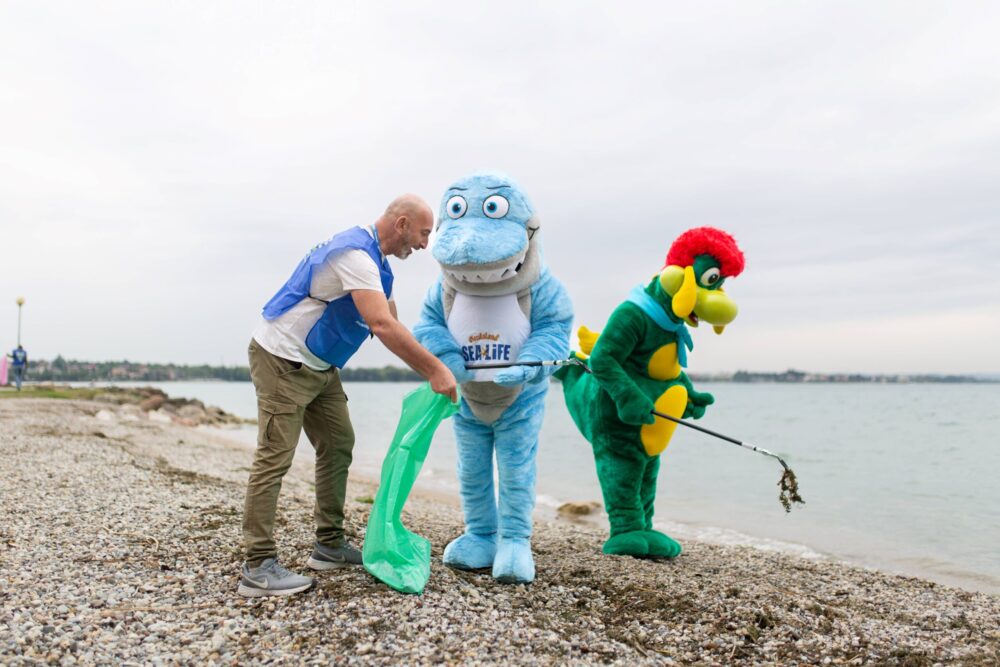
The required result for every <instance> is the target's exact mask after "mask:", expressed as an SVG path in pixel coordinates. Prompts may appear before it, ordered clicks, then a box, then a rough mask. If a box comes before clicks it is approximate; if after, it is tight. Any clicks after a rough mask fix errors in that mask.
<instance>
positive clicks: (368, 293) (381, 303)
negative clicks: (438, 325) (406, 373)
mask: <svg viewBox="0 0 1000 667" xmlns="http://www.w3.org/2000/svg"><path fill="white" fill-rule="evenodd" d="M351 298H352V299H354V305H355V306H357V308H358V312H360V313H361V317H363V318H365V323H366V324H367V325H368V328H369V329H371V331H372V333H373V334H375V335H376V336H378V339H379V340H380V341H382V344H383V345H385V346H386V347H387V348H389V351H390V352H392V353H393V354H395V355H396V356H397V357H399V358H400V359H402V360H403V361H405V362H406V363H407V364H408V365H409V366H410V368H412V369H413V370H415V371H416V372H418V373H420V375H422V376H423V377H425V378H427V380H428V382H430V383H431V389H433V390H434V391H435V392H437V393H439V394H443V395H445V396H447V397H449V398H450V399H451V401H452V403H454V402H455V401H457V400H458V395H457V394H456V391H455V376H454V375H452V374H451V371H450V370H448V367H447V366H445V365H444V364H443V363H441V362H440V361H439V360H438V358H437V357H435V356H434V355H433V354H431V353H430V352H428V351H427V350H426V349H425V348H424V347H422V346H421V345H420V343H418V342H417V339H416V338H414V337H413V334H411V333H410V332H409V330H407V328H406V327H404V326H403V325H402V324H400V323H399V320H397V319H396V318H395V317H394V316H393V312H392V310H391V309H390V306H389V301H388V300H386V298H385V294H384V293H382V292H377V291H375V290H354V291H352V292H351Z"/></svg>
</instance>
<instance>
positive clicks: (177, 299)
mask: <svg viewBox="0 0 1000 667" xmlns="http://www.w3.org/2000/svg"><path fill="white" fill-rule="evenodd" d="M998 34H1000V5H998V4H996V3H989V2H981V3H965V2H949V3H941V2H897V3H870V2H857V3H843V2H809V3H789V2H747V1H745V0H743V1H739V2H730V3H725V2H717V3H676V2H657V3H652V2H651V3H642V4H639V3H635V4H630V3H621V2H619V3H586V2H580V1H579V0H574V1H571V2H547V3H534V2H527V3H517V2H508V3H504V4H503V5H502V8H501V5H497V4H496V3H468V2H462V3H457V2H456V3H442V2H407V3H397V4H396V5H395V6H392V7H389V6H383V5H381V4H379V5H378V6H376V4H375V3H367V2H354V3H334V2H280V3H278V2H274V3H246V2H234V3H204V2H178V1H171V2H160V3H155V2H142V3H133V2H123V3H120V4H119V3H79V2H67V3H52V2H38V1H33V2H19V3H14V2H5V3H3V4H0V227H2V236H0V239H2V242H3V244H4V249H3V255H2V257H3V261H2V263H0V342H2V346H3V347H6V348H7V349H9V348H10V347H13V344H14V342H15V340H14V339H15V335H16V320H17V306H16V305H15V298H16V297H17V296H20V295H23V296H25V297H26V298H27V304H26V305H25V308H24V326H23V334H22V338H23V342H24V345H25V347H26V348H27V349H28V351H29V352H30V353H31V354H32V355H33V356H35V357H38V358H52V357H54V356H55V355H56V354H57V353H61V354H62V355H64V356H66V357H69V358H77V359H90V360H104V359H120V358H128V359H129V360H133V361H158V362H166V361H174V362H184V363H201V362H207V363H213V364H218V363H226V364H244V363H246V345H247V342H248V341H249V337H250V333H251V331H252V330H253V328H254V326H255V324H256V322H257V320H258V318H259V312H260V307H261V306H262V305H263V303H264V302H265V301H266V300H267V299H268V298H269V297H270V296H271V295H272V294H273V293H274V292H275V291H276V290H277V288H278V287H279V286H280V285H281V283H282V282H283V281H284V280H285V279H286V278H287V276H288V275H289V274H290V273H291V271H292V269H293V268H294V266H295V264H296V263H297V262H298V260H299V259H300V258H301V256H302V255H303V254H304V253H305V251H306V250H308V249H309V248H310V247H311V246H313V245H315V244H316V243H317V242H319V241H321V240H323V239H325V238H327V237H328V236H330V235H331V234H333V233H335V232H336V231H339V230H341V229H344V228H346V227H348V226H351V225H355V224H366V223H370V222H372V221H373V220H374V219H375V218H376V217H377V216H378V215H379V213H380V212H381V210H382V209H383V208H384V206H385V204H386V203H387V202H388V201H389V200H390V199H391V198H392V197H394V196H395V195H397V194H400V193H401V192H405V191H413V192H416V193H418V194H420V195H422V196H424V197H425V198H426V199H428V200H429V201H430V202H431V204H432V206H433V207H434V209H435V210H437V208H438V204H439V200H440V197H441V195H442V193H443V192H444V189H445V187H447V185H448V184H449V183H450V182H451V181H453V180H455V179H456V178H458V177H461V176H463V175H466V174H467V173H469V172H471V171H473V170H476V169H481V168H493V169H499V170H502V171H505V172H507V173H508V174H510V175H511V176H512V177H514V178H515V179H516V180H518V181H519V182H520V183H521V185H522V186H523V187H524V188H525V190H526V191H527V192H528V194H529V196H530V197H531V198H532V200H533V201H534V203H535V206H536V208H537V210H538V213H539V215H540V217H541V222H542V236H541V238H542V241H543V248H544V253H545V259H546V261H547V263H548V265H549V266H550V267H551V269H552V270H553V272H554V273H555V275H556V276H557V277H558V278H560V279H561V280H562V281H563V282H564V283H565V284H566V286H567V288H568V289H569V292H570V294H571V295H572V297H573V299H574V302H575V308H576V313H577V324H578V325H579V324H587V325H588V326H590V327H591V328H595V329H597V328H600V327H601V326H603V324H604V322H605V320H606V318H607V316H608V314H609V313H610V312H611V310H612V309H613V308H614V307H615V306H616V305H617V304H618V303H619V302H620V301H621V300H622V299H623V298H624V296H625V295H626V294H627V292H628V291H629V289H630V288H631V287H632V285H634V284H636V283H638V282H640V281H643V280H646V279H648V278H649V277H650V276H651V275H652V274H653V273H654V272H655V271H657V270H658V269H659V268H660V266H661V265H662V263H663V258H664V256H665V254H666V251H667V249H668V247H669V245H670V242H671V241H672V240H673V239H674V238H675V237H676V236H677V235H678V234H679V233H680V232H682V231H684V230H685V229H687V228H689V227H693V226H699V225H714V226H718V227H722V228H723V229H726V230H728V231H730V232H731V233H732V234H734V235H735V236H736V237H737V239H738V240H739V241H740V243H741V245H742V246H743V249H744V252H745V254H746V256H747V269H746V272H745V273H744V274H743V275H742V276H741V277H739V278H737V279H735V280H733V281H731V282H730V283H728V285H727V289H728V291H729V293H730V294H731V295H732V296H733V298H734V299H735V300H736V301H737V302H738V304H739V305H740V316H739V318H738V319H737V320H736V322H734V323H733V324H732V325H731V326H730V327H729V328H728V329H727V331H726V333H725V334H724V335H722V336H716V335H715V334H714V333H713V332H712V331H711V330H710V329H708V328H707V327H703V328H701V329H699V330H697V331H695V333H694V338H695V352H694V354H693V356H692V369H693V370H695V371H727V370H736V369H740V368H744V369H753V370H783V369H786V368H790V367H793V368H800V369H806V370H815V371H861V372H944V373H947V372H961V373H966V372H997V371H1000V343H998V341H1000V271H998V268H1000V266H998V265H1000V187H998V184H1000V40H998V39H997V35H998ZM393 266H394V270H395V272H396V276H397V283H396V284H397V289H396V294H397V300H398V303H399V311H400V319H402V320H403V322H404V323H406V324H407V325H410V326H412V324H413V323H414V322H415V321H416V318H417V315H418V313H419V308H420V304H421V302H422V300H423V297H424V294H425V292H426V289H427V287H428V285H429V284H430V283H431V281H432V280H433V279H434V277H435V276H436V275H437V273H438V267H437V265H436V263H435V262H434V260H433V258H432V257H431V256H430V253H429V252H422V253H417V254H415V255H414V256H412V257H411V258H410V259H408V260H407V261H405V262H401V261H396V262H395V263H394V265H393ZM352 363H353V364H354V365H382V364H386V363H399V362H396V361H395V359H394V358H393V357H392V356H391V355H390V354H389V353H388V352H387V351H386V350H385V349H384V348H383V347H382V346H381V345H380V344H379V343H377V342H376V343H370V344H369V345H367V346H366V348H365V349H363V350H362V352H361V353H359V354H358V356H357V357H356V358H355V361H354V362H352Z"/></svg>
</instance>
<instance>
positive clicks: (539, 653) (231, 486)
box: [0, 398, 1000, 666]
mask: <svg viewBox="0 0 1000 667" xmlns="http://www.w3.org/2000/svg"><path fill="white" fill-rule="evenodd" d="M0 425H2V428H0V449H2V453H3V456H0V480H2V482H0V507H2V514H3V520H2V522H0V664H4V665H35V664H55V665H76V664H84V665H90V664H108V665H173V664H215V665H229V664H240V665H247V664H264V663H266V664H282V665H284V664H288V665H300V664H302V665H313V664H317V665H318V664H328V663H333V664H344V665H348V664H358V665H360V664H385V665H390V664H393V665H394V664H442V663H443V664H528V665H534V664H539V665H550V664H573V665H581V664H617V665H637V664H656V665H659V664H698V665H733V664H736V665H776V664H777V665H799V664H807V665H825V664H835V665H906V666H922V665H936V664H962V665H1000V597H997V596H992V595H988V594H985V593H972V592H967V591H963V590H959V589H954V588H949V587H946V586H941V585H938V584H934V583H932V582H929V581H924V580H921V579H916V578H909V577H900V576H895V575H890V574H885V573H881V572H877V571H873V570H868V569H862V568H858V567H853V566H850V565H845V564H841V563H835V562H829V561H817V560H805V559H801V558H798V557H796V556H793V555H789V554H781V553H775V552H768V551H762V550H756V549H753V548H750V547H743V546H719V545H712V544H705V543H698V542H692V541H687V542H685V543H684V547H685V550H684V553H683V554H682V556H681V557H680V558H678V559H676V560H674V561H670V562H652V561H642V560H637V559H632V558H616V557H608V556H604V555H602V554H601V551H600V549H601V544H602V543H603V541H604V539H605V535H604V531H603V530H601V528H600V527H597V526H594V525H591V524H587V523H577V522H573V521H569V520H560V519H556V520H545V521H538V522H536V526H535V537H534V539H533V545H534V551H535V555H536V566H537V579H536V581H535V582H534V583H533V584H531V585H527V586H524V585H519V586H507V585H502V584H498V583H496V582H495V581H494V580H493V579H492V578H491V577H490V576H489V573H488V572H485V571H484V572H461V571H455V570H451V569H449V568H446V567H444V566H443V565H442V564H441V552H442V550H443V548H444V545H445V544H447V542H448V541H449V540H451V539H453V538H454V537H456V536H457V535H458V534H459V533H460V532H461V526H462V521H461V512H460V510H459V507H458V502H457V499H454V498H441V497H435V496H430V495H419V494H418V495H414V496H413V497H411V499H410V501H409V502H408V504H407V508H406V510H405V511H404V517H403V519H404V523H406V525H407V526H408V527H409V528H410V529H411V530H414V531H415V532H418V533H420V534H421V535H424V536H425V537H427V538H428V539H429V540H430V541H431V543H432V545H433V552H432V571H431V579H430V582H429V583H428V585H427V588H426V590H425V591H424V593H423V595H420V596H414V595H406V594H402V593H398V592H395V591H393V590H391V589H389V588H388V587H386V586H385V585H383V584H381V583H380V582H379V581H377V580H376V579H374V578H373V577H371V576H370V575H369V574H368V573H367V572H365V571H364V570H363V569H362V568H353V569H343V570H334V571H332V572H330V573H327V572H324V573H318V574H316V575H315V576H316V586H315V587H314V588H313V589H312V590H311V591H309V592H306V593H303V594H300V595H296V596H292V597H289V598H269V599H260V598H258V599H245V598H242V597H240V596H238V595H237V594H236V587H237V584H238V579H239V567H240V563H241V560H242V552H241V534H240V515H241V512H242V503H243V492H244V485H245V482H246V478H247V472H248V467H249V465H250V461H251V457H252V454H253V452H252V449H250V448H249V447H248V446H247V445H245V444H242V443H240V442H239V441H237V440H235V439H234V440H230V439H227V438H226V437H225V436H224V435H220V434H219V432H218V431H213V430H207V429H205V428H199V427H195V426H192V425H191V422H190V421H188V422H184V421H181V420H169V419H150V418H149V417H148V415H146V414H144V413H142V412H141V411H137V410H135V409H130V406H127V405H115V404H110V403H107V402H98V401H81V400H56V399H33V398H18V399H4V400H0ZM357 446H358V447H362V446H364V443H361V442H359V443H358V444H357ZM374 492H375V486H374V484H373V483H372V481H371V480H364V479H354V478H352V481H351V485H350V487H349V490H348V498H349V499H350V502H349V504H348V507H347V526H346V529H347V533H348V536H349V538H350V539H351V540H352V541H353V542H354V543H355V544H356V545H358V546H360V544H361V542H362V541H363V537H364V529H365V524H366V522H367V519H368V513H369V510H370V508H371V505H370V504H369V503H370V501H371V498H372V497H373V496H374ZM312 493H313V492H312V470H311V469H310V467H309V465H308V464H307V462H305V461H297V462H296V464H295V465H294V466H293V468H292V470H291V471H290V473H289V475H288V476H287V477H286V478H285V483H284V486H283V489H282V496H281V500H280V502H279V516H278V528H277V534H276V537H277V540H278V548H279V553H280V555H281V560H282V562H283V564H285V565H286V566H288V567H289V568H291V569H293V570H295V571H298V572H302V573H305V572H306V568H305V561H306V559H307V558H308V556H309V553H310V550H311V545H312V539H313V538H312V497H313V495H312ZM581 500H583V501H585V500H590V499H581Z"/></svg>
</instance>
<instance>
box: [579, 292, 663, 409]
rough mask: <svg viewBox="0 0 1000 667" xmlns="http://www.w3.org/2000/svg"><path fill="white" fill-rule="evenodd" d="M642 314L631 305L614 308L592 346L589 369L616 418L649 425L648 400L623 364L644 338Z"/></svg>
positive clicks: (624, 304)
mask: <svg viewBox="0 0 1000 667" xmlns="http://www.w3.org/2000/svg"><path fill="white" fill-rule="evenodd" d="M644 318H645V315H643V314H642V312H641V311H640V310H639V309H638V308H637V307H636V306H634V305H632V304H631V303H623V304H621V305H619V306H618V307H617V308H615V311H614V312H613V313H611V317H610V319H608V323H607V325H606V326H605V327H604V330H603V331H602V332H601V336H600V338H598V339H597V343H596V344H595V345H594V350H593V352H592V354H591V355H590V369H591V370H592V371H593V373H594V378H596V379H597V381H598V383H600V385H601V387H602V388H603V389H604V390H605V391H606V392H608V394H609V395H610V396H611V399H612V400H613V401H614V402H615V405H616V406H617V408H618V416H619V417H620V418H621V420H622V421H623V422H625V423H627V424H652V423H653V422H654V421H655V417H653V415H652V414H650V411H651V410H652V409H653V401H651V400H650V399H649V398H648V397H647V396H646V395H645V394H644V393H643V392H642V390H641V389H640V388H639V386H638V385H637V384H636V383H635V382H634V381H633V380H632V378H630V377H629V375H628V373H627V372H626V371H625V368H624V362H625V360H626V359H627V358H628V357H629V356H630V355H631V354H632V351H633V350H635V347H636V345H637V344H638V342H639V341H640V340H642V336H643V328H644V323H643V320H644Z"/></svg>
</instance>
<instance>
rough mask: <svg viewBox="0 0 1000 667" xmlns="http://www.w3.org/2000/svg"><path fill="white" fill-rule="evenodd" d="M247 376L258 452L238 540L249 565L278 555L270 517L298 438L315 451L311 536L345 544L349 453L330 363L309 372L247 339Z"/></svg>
mask: <svg viewBox="0 0 1000 667" xmlns="http://www.w3.org/2000/svg"><path fill="white" fill-rule="evenodd" d="M249 355H250V378H251V379H252V380H253V384H254V387H255V388H256V390H257V418H258V420H259V421H258V432H257V451H256V452H255V453H254V457H253V467H252V468H251V470H250V481H249V483H248V484H247V496H246V503H245V505H244V508H243V541H244V545H245V546H246V560H247V564H248V565H249V566H250V567H256V566H258V565H260V563H261V561H263V560H264V559H266V558H272V557H277V549H276V548H275V544H274V516H275V512H276V511H277V508H278V493H279V492H280V491H281V479H282V477H284V476H285V473H286V472H288V468H289V467H291V465H292V458H293V457H294V456H295V447H296V445H298V443H299V435H300V433H301V432H302V428H303V427H305V430H306V436H308V438H309V442H311V443H312V446H313V448H314V449H315V450H316V512H315V516H316V540H317V541H318V542H321V543H322V544H325V545H327V546H332V547H335V546H340V545H341V544H343V542H344V496H345V494H346V493H347V469H348V468H349V467H350V465H351V458H352V451H353V450H354V428H353V427H352V426H351V418H350V415H349V414H348V412H347V395H346V394H345V393H344V388H343V386H342V385H341V383H340V374H339V373H338V371H337V369H336V368H330V369H328V370H326V371H314V370H312V369H311V368H309V367H308V366H305V365H304V364H300V363H298V362H292V361H288V360H287V359H282V358H281V357H276V356H275V355H273V354H271V353H270V352H268V351H267V350H265V349H264V348H262V347H260V345H258V344H257V342H256V341H254V340H251V341H250V349H249Z"/></svg>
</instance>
